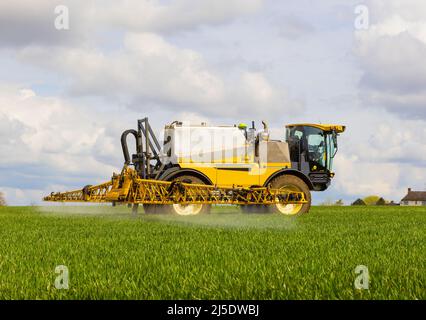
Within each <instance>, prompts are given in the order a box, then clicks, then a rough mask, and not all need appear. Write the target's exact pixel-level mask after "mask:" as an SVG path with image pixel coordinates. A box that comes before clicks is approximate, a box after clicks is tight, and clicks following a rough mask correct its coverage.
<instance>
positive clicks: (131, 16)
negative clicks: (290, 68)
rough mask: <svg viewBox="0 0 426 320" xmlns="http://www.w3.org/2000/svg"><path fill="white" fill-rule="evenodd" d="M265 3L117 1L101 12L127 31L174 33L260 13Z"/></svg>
mask: <svg viewBox="0 0 426 320" xmlns="http://www.w3.org/2000/svg"><path fill="white" fill-rule="evenodd" d="M262 3H263V0H208V1H198V0H178V1H173V2H170V3H168V4H161V2H159V1H129V0H121V1H114V6H107V7H106V8H104V10H100V14H99V17H98V19H99V21H101V22H104V23H105V24H111V25H113V26H119V27H123V28H125V29H126V30H133V31H143V32H175V31H178V30H187V29H192V28H194V27H197V26H200V25H210V24H221V23H224V22H228V21H230V20H232V19H234V18H235V17H238V16H241V15H246V14H251V13H254V12H256V11H258V10H259V9H260V8H261V6H262Z"/></svg>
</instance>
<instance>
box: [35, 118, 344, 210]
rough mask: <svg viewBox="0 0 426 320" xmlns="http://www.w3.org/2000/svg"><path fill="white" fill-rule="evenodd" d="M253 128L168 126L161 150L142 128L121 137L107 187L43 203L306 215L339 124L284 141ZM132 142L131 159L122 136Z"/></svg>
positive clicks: (144, 124)
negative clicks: (223, 207)
mask: <svg viewBox="0 0 426 320" xmlns="http://www.w3.org/2000/svg"><path fill="white" fill-rule="evenodd" d="M262 123H263V129H262V130H260V131H257V130H256V128H255V126H254V122H252V126H251V127H250V128H248V127H247V125H245V124H240V125H238V126H237V125H234V126H207V125H206V124H205V123H201V124H198V125H193V124H188V125H187V124H185V123H182V122H178V121H174V122H172V123H171V124H169V125H166V126H165V130H164V141H163V144H162V145H160V143H159V141H158V139H157V138H156V136H155V135H154V132H153V130H152V128H151V126H150V124H149V122H148V118H144V119H142V120H138V129H137V130H133V129H131V130H126V131H124V132H123V134H122V135H121V146H122V149H123V154H124V160H125V161H124V167H123V169H122V171H121V173H120V174H115V173H114V174H113V176H112V178H111V180H110V181H108V182H105V183H102V184H99V185H96V186H90V185H88V186H85V187H84V188H82V189H79V190H75V191H68V192H60V193H53V192H52V193H51V194H50V195H49V196H46V197H45V198H44V200H45V201H60V202H111V203H112V204H113V205H116V204H127V205H129V206H133V212H134V213H136V212H137V208H138V205H139V204H142V205H143V207H144V209H145V212H146V213H175V214H179V215H194V214H200V213H207V212H209V210H210V207H211V205H212V204H234V205H239V206H240V207H241V209H242V210H243V212H258V213H260V212H278V213H282V214H285V215H298V214H302V213H306V212H308V211H309V208H310V206H311V191H323V190H325V189H327V187H328V186H329V184H330V181H331V178H333V176H334V173H333V172H332V163H333V158H334V156H335V154H336V152H337V136H338V134H339V133H342V132H343V131H344V130H345V127H344V126H341V125H324V124H292V125H287V126H286V137H285V140H284V141H281V140H271V139H270V137H269V132H268V127H267V125H266V124H265V123H264V122H262ZM129 134H131V135H133V136H134V138H135V140H136V153H135V154H133V155H132V157H130V154H129V150H128V146H127V137H128V135H129Z"/></svg>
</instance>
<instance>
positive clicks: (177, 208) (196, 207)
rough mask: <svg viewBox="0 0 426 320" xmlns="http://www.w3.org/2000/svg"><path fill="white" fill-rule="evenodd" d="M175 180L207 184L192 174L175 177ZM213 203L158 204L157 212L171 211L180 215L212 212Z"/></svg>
mask: <svg viewBox="0 0 426 320" xmlns="http://www.w3.org/2000/svg"><path fill="white" fill-rule="evenodd" d="M173 181H182V182H184V183H194V184H205V183H204V182H203V181H202V180H201V179H200V178H198V177H195V176H192V175H182V176H179V177H176V178H175V179H173ZM210 209H211V205H209V204H188V205H182V204H172V205H157V206H156V213H169V214H170V213H171V214H176V215H180V216H193V215H199V214H206V213H210Z"/></svg>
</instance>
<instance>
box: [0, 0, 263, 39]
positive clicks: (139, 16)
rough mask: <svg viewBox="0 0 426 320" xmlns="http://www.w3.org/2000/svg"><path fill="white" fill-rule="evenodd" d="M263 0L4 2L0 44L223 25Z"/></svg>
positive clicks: (256, 7)
mask: <svg viewBox="0 0 426 320" xmlns="http://www.w3.org/2000/svg"><path fill="white" fill-rule="evenodd" d="M262 4H263V0H207V1H198V0H176V1H172V2H170V3H164V2H163V1H160V0H115V1H105V0H95V1H83V0H63V1H60V2H58V1H55V0H38V1H37V2H34V1H31V0H19V1H1V2H0V39H2V41H1V42H0V47H9V46H10V47H16V46H18V47H20V46H28V45H47V46H56V45H61V46H74V47H75V46H79V45H81V43H86V44H87V43H91V42H92V41H93V39H94V38H96V36H97V35H99V32H104V31H109V30H117V29H124V30H126V31H136V32H157V33H174V32H176V31H179V30H190V29H194V28H197V27H199V26H202V25H215V24H223V23H226V22H229V21H232V20H233V19H235V18H237V17H239V16H244V15H247V14H252V13H255V12H257V11H258V10H259V9H260V8H261V6H262ZM58 5H65V6H66V7H68V9H69V11H68V12H69V21H70V26H69V29H68V30H66V31H64V30H62V31H61V30H57V29H56V28H55V25H54V22H55V19H56V17H57V14H55V11H54V10H55V7H56V6H58Z"/></svg>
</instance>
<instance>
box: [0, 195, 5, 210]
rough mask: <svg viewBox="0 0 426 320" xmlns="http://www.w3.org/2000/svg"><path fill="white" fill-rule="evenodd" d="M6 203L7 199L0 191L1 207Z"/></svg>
mask: <svg viewBox="0 0 426 320" xmlns="http://www.w3.org/2000/svg"><path fill="white" fill-rule="evenodd" d="M5 205H6V200H5V199H4V195H3V193H2V192H0V207H1V206H5Z"/></svg>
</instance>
